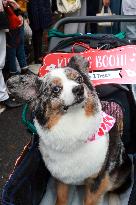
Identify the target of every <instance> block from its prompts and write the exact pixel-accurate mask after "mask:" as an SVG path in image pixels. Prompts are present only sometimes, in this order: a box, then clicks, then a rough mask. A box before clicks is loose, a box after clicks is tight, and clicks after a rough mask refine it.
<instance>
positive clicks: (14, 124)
mask: <svg viewBox="0 0 136 205" xmlns="http://www.w3.org/2000/svg"><path fill="white" fill-rule="evenodd" d="M21 113H22V107H21V108H15V109H10V110H6V111H4V112H3V113H2V114H1V115H0V204H1V193H2V188H3V186H4V184H5V182H6V180H7V179H8V176H9V175H10V174H11V172H12V170H13V167H14V163H15V161H16V159H17V158H18V156H19V154H20V152H21V151H22V149H23V147H24V146H25V145H26V144H27V143H28V141H29V140H30V137H31V135H30V134H29V133H28V132H27V130H26V128H25V126H24V125H23V124H22V122H21Z"/></svg>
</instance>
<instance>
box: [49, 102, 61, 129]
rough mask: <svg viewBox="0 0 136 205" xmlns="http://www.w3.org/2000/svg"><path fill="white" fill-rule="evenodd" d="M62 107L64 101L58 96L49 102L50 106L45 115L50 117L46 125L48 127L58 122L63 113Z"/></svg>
mask: <svg viewBox="0 0 136 205" xmlns="http://www.w3.org/2000/svg"><path fill="white" fill-rule="evenodd" d="M61 108H62V101H61V100H60V99H57V98H54V99H53V100H52V101H51V103H50V104H48V107H47V109H46V112H45V115H46V116H45V117H46V118H47V119H48V122H47V123H46V125H45V127H46V128H48V129H51V128H52V127H53V126H54V125H56V124H57V123H58V121H59V119H60V118H61V116H62V114H63V112H62V110H61Z"/></svg>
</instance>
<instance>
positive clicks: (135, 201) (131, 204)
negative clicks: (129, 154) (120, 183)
mask: <svg viewBox="0 0 136 205" xmlns="http://www.w3.org/2000/svg"><path fill="white" fill-rule="evenodd" d="M133 164H134V184H133V187H132V191H131V194H130V198H129V201H128V205H136V154H135V155H134V158H133Z"/></svg>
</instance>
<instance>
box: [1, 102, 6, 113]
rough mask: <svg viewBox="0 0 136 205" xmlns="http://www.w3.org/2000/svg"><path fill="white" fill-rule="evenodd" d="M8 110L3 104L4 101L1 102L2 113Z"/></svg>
mask: <svg viewBox="0 0 136 205" xmlns="http://www.w3.org/2000/svg"><path fill="white" fill-rule="evenodd" d="M5 110H6V106H5V105H4V104H3V102H0V114H1V113H2V112H4V111H5Z"/></svg>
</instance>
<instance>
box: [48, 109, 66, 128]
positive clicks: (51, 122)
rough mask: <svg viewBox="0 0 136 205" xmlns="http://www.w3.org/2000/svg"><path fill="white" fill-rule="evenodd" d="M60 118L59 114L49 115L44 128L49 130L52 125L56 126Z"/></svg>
mask: <svg viewBox="0 0 136 205" xmlns="http://www.w3.org/2000/svg"><path fill="white" fill-rule="evenodd" d="M61 116H62V114H60V113H52V115H50V118H49V120H48V122H47V124H46V128H48V129H51V128H52V127H53V126H54V125H56V124H57V123H58V121H59V120H60V118H61Z"/></svg>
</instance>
